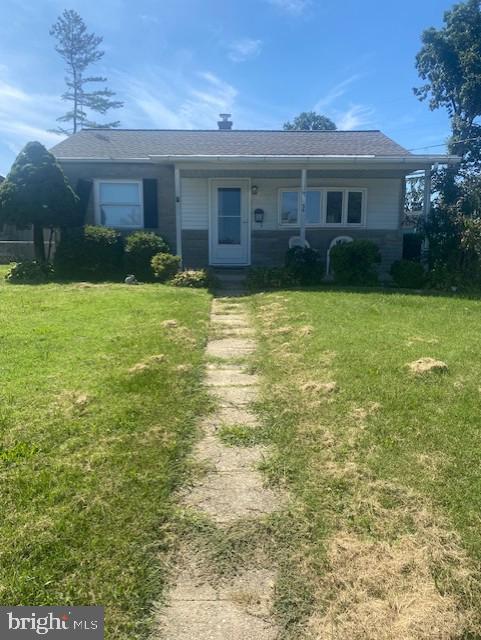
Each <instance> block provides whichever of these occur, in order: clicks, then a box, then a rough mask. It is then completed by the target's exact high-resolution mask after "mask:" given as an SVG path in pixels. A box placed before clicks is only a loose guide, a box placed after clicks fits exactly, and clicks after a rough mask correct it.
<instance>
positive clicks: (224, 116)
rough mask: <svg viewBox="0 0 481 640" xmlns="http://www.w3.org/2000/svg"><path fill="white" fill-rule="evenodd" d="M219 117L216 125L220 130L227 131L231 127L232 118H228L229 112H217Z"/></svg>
mask: <svg viewBox="0 0 481 640" xmlns="http://www.w3.org/2000/svg"><path fill="white" fill-rule="evenodd" d="M219 117H220V120H219V122H218V123H217V125H218V127H219V129H220V130H221V131H229V130H230V129H232V120H229V118H230V117H231V114H230V113H219Z"/></svg>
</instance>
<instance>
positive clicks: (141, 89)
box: [119, 68, 239, 129]
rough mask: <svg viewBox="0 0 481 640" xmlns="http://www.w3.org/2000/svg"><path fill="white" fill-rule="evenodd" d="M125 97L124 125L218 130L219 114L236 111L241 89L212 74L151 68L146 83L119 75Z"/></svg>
mask: <svg viewBox="0 0 481 640" xmlns="http://www.w3.org/2000/svg"><path fill="white" fill-rule="evenodd" d="M119 88H120V90H121V92H122V94H123V96H124V98H125V104H126V107H125V109H124V110H123V112H122V116H121V117H122V123H123V124H124V125H125V126H130V127H136V126H137V127H146V126H148V127H154V128H173V129H204V128H207V129H211V128H215V124H216V122H217V120H218V117H219V113H221V112H226V111H227V112H232V113H234V112H235V111H237V113H239V110H238V109H237V108H236V99H237V97H238V91H237V89H236V88H235V87H234V86H232V85H231V84H229V83H228V82H225V81H224V80H222V79H221V78H219V77H218V76H216V75H215V74H214V73H212V72H211V71H202V72H195V73H185V72H184V71H182V70H180V69H177V70H172V69H171V70H167V71H166V70H165V69H160V68H159V69H157V68H155V69H151V70H150V72H149V73H148V74H147V75H146V76H144V78H143V80H138V79H137V78H134V77H131V76H127V75H124V74H119Z"/></svg>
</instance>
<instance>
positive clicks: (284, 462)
mask: <svg viewBox="0 0 481 640" xmlns="http://www.w3.org/2000/svg"><path fill="white" fill-rule="evenodd" d="M252 309H253V313H254V317H255V322H256V323H257V325H258V327H259V338H260V350H259V357H258V368H259V371H260V373H262V374H263V376H264V396H263V401H262V402H260V403H259V412H260V414H261V416H262V417H263V420H264V425H265V426H264V430H263V433H262V434H261V436H260V438H261V439H262V440H264V441H267V442H268V443H271V444H272V445H273V450H274V453H273V456H272V457H271V458H270V460H269V461H268V462H267V465H266V471H267V473H268V475H269V477H270V479H271V481H272V482H273V483H275V484H279V485H281V486H284V487H285V488H286V489H287V491H288V492H289V494H290V495H291V497H292V503H291V506H290V507H289V509H287V510H286V512H285V513H284V515H283V517H282V518H280V519H279V522H278V523H277V525H276V533H275V536H276V539H277V548H278V558H277V561H278V563H279V566H280V580H279V583H278V586H277V603H276V606H277V611H278V615H279V619H280V621H281V623H282V625H283V628H284V635H283V636H282V637H286V638H292V639H294V638H296V640H297V639H298V638H299V637H304V636H303V635H302V633H304V632H305V631H306V629H307V630H308V634H311V635H308V636H307V637H309V638H316V639H317V638H327V637H329V638H331V635H329V634H331V633H332V638H348V637H349V638H350V640H357V639H361V638H362V639H364V638H369V639H370V640H376V639H378V638H379V639H381V638H382V639H387V638H393V637H396V638H406V639H407V638H412V639H414V640H421V639H423V640H424V639H425V638H426V639H427V638H429V639H431V638H433V639H434V638H441V637H446V638H448V637H449V638H460V637H463V638H464V637H473V638H474V637H479V635H478V634H479V632H480V628H481V625H480V611H481V609H480V597H479V596H480V588H479V584H480V583H479V573H478V567H479V562H480V561H481V526H480V525H481V516H480V514H481V464H480V460H481V420H480V415H481V386H480V385H481V331H480V327H481V301H479V300H469V299H463V298H454V297H441V296H440V297H427V296H419V295H409V294H406V295H403V294H399V293H391V294H390V293H379V292H368V291H366V292H364V293H363V292H359V293H355V292H347V291H336V290H330V291H299V292H281V293H272V294H267V295H266V294H261V295H258V296H255V297H253V299H252ZM424 357H432V358H436V359H439V360H442V361H444V362H445V363H446V364H447V365H448V370H447V372H444V373H428V374H425V375H420V376H419V375H414V374H412V373H411V372H410V371H409V369H408V368H407V367H406V364H407V363H410V362H413V361H415V360H418V359H419V358H424ZM241 436H242V434H238V437H239V438H240V437H241ZM393 625H394V626H393ZM328 630H329V634H328ZM470 634H471V635H470Z"/></svg>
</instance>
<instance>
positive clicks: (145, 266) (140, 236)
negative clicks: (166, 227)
mask: <svg viewBox="0 0 481 640" xmlns="http://www.w3.org/2000/svg"><path fill="white" fill-rule="evenodd" d="M158 253H169V246H168V245H167V243H166V242H165V240H164V239H163V238H161V236H158V235H157V234H156V233H152V232H151V231H136V232H135V233H131V234H130V235H129V236H127V238H126V239H125V269H126V271H127V273H133V274H134V275H135V276H136V278H137V279H138V280H153V279H154V275H153V273H152V266H151V263H152V258H153V257H154V256H155V255H157V254H158Z"/></svg>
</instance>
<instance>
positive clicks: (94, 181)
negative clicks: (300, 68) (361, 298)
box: [52, 114, 458, 273]
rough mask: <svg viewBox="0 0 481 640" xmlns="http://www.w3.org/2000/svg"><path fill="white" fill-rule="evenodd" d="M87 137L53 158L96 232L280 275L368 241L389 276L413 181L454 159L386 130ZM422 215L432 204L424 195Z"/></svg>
mask: <svg viewBox="0 0 481 640" xmlns="http://www.w3.org/2000/svg"><path fill="white" fill-rule="evenodd" d="M229 117H230V114H221V120H220V122H219V123H218V124H219V129H217V130H134V129H124V130H118V129H115V130H105V129H84V130H82V131H80V132H79V133H76V134H75V135H72V136H71V137H69V138H67V139H66V140H64V141H63V142H60V143H59V144H57V145H56V146H55V147H54V148H53V149H52V153H53V154H54V155H55V156H56V158H57V159H58V161H59V162H60V163H61V165H62V167H63V169H64V171H65V173H66V175H67V176H68V178H69V179H70V181H71V184H72V185H73V186H74V188H76V189H77V192H78V193H79V195H80V198H81V200H83V202H84V205H85V207H86V220H87V222H89V223H96V224H104V225H108V226H111V227H116V228H118V229H120V230H122V231H126V232H128V231H130V230H133V229H140V228H144V229H150V230H153V231H156V232H158V233H159V234H161V235H162V236H164V237H165V238H166V240H167V241H168V242H169V243H170V246H171V247H172V249H173V250H175V251H176V253H177V254H178V255H181V256H182V261H183V265H184V266H185V267H188V268H200V267H206V266H208V265H213V266H217V267H223V266H225V267H231V266H247V265H280V264H283V262H284V256H285V252H286V250H287V249H288V248H289V246H292V245H293V244H302V243H303V242H307V243H308V244H309V245H310V246H311V247H313V248H316V249H318V250H320V251H321V252H322V254H323V255H324V256H326V258H327V256H328V251H329V249H330V247H331V246H333V244H335V243H336V242H338V241H343V240H344V241H348V240H349V239H354V238H367V239H370V240H373V241H374V242H376V243H377V244H378V245H379V247H380V250H381V254H382V259H383V262H382V271H383V272H384V273H386V272H387V271H388V269H389V266H390V264H391V263H392V262H393V261H394V260H397V259H399V258H400V257H401V254H402V236H403V232H402V229H401V222H402V217H403V210H404V185H405V177H406V175H408V174H410V173H412V172H413V171H416V170H420V169H421V170H424V171H425V174H426V181H425V182H426V193H427V194H429V189H430V184H429V177H430V172H431V168H432V166H433V165H434V164H435V163H437V164H451V163H455V162H457V161H458V159H457V158H456V157H454V156H439V155H413V154H412V153H410V152H409V151H407V150H406V149H404V148H403V147H401V146H400V145H399V144H397V143H396V142H394V141H393V140H391V139H390V138H388V137H387V136H386V135H384V134H383V133H381V131H377V130H375V131H374V130H372V131H265V130H262V131H261V130H256V131H247V130H234V129H232V122H231V121H230V120H229ZM424 206H425V213H426V212H427V210H428V208H429V198H428V197H425V203H424Z"/></svg>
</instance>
